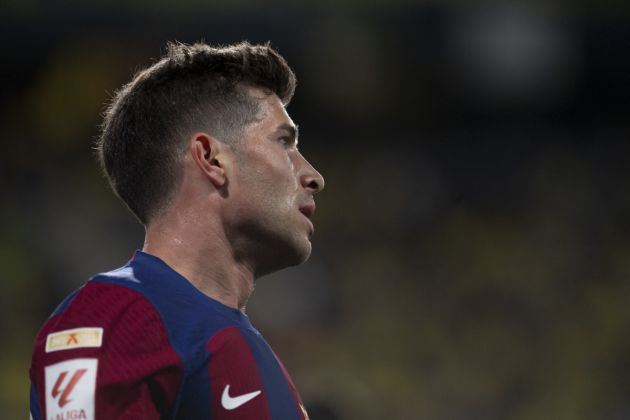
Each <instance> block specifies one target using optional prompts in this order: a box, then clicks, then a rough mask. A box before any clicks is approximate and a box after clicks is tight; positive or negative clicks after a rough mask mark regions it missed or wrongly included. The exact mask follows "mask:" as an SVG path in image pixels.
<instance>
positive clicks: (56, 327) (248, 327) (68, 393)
mask: <svg viewBox="0 0 630 420" xmlns="http://www.w3.org/2000/svg"><path fill="white" fill-rule="evenodd" d="M30 379H31V396H30V409H31V416H32V418H33V419H34V420H40V419H46V420H75V419H87V420H92V419H95V420H112V419H186V420H193V419H217V420H223V419H226V420H227V419H257V420H267V419H268V420H307V419H308V415H307V414H306V411H305V410H304V406H303V404H302V401H301V399H300V396H299V394H298V392H297V390H296V388H295V386H294V384H293V382H292V381H291V379H290V377H289V375H288V374H287V372H286V370H285V368H284V366H283V365H282V362H281V361H280V360H279V359H278V358H277V356H276V355H275V354H274V352H273V351H272V350H271V348H270V347H269V345H268V344H267V343H266V342H265V340H264V339H263V337H262V336H261V335H260V333H259V332H258V331H257V330H256V329H255V328H254V327H253V326H252V324H251V323H250V321H249V319H248V318H247V316H246V315H245V314H244V313H243V312H241V311H240V310H238V309H234V308H230V307H228V306H225V305H223V304H221V303H219V302H218V301H216V300H214V299H211V298H210V297H208V296H206V295H205V294H203V293H202V292H200V291H199V290H198V289H197V288H195V287H194V286H193V285H192V284H191V283H190V282H188V280H186V279H185V278H184V277H182V276H181V275H179V274H178V273H177V272H175V271H174V270H173V269H171V268H170V267H169V266H168V265H167V264H166V263H164V262H163V261H162V260H160V259H159V258H157V257H154V256H152V255H149V254H146V253H143V252H141V251H136V253H135V254H134V256H133V258H132V260H131V261H130V262H129V263H127V264H126V265H125V266H124V267H121V268H119V269H117V270H113V271H110V272H108V273H103V274H99V275H96V276H94V277H93V278H91V279H90V280H89V281H88V282H87V283H85V284H84V285H83V286H82V287H81V288H79V289H78V290H76V291H75V292H74V293H72V294H71V295H70V296H68V297H67V298H66V299H65V300H64V301H63V302H62V303H61V305H60V306H59V307H58V308H57V309H56V310H55V311H54V312H53V313H52V315H51V316H50V318H49V319H48V320H47V321H46V323H45V324H44V326H43V327H42V329H41V330H40V332H39V334H38V335H37V338H36V339H35V348H34V352H33V357H32V362H31V368H30Z"/></svg>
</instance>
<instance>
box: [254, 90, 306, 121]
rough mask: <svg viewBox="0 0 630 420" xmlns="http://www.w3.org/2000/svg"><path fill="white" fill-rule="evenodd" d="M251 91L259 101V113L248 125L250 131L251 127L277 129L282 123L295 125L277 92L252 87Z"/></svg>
mask: <svg viewBox="0 0 630 420" xmlns="http://www.w3.org/2000/svg"><path fill="white" fill-rule="evenodd" d="M249 93H250V95H251V96H252V97H253V98H255V99H256V100H257V102H258V114H256V120H255V121H254V122H253V123H252V124H251V125H250V126H249V127H248V131H249V130H251V129H254V130H276V129H277V128H278V127H279V126H282V125H284V126H286V125H289V126H292V127H295V124H294V123H293V120H292V119H291V117H289V114H288V113H287V110H286V109H285V108H284V105H283V104H282V101H281V100H280V98H278V96H277V95H276V94H273V93H272V94H269V93H266V92H263V91H262V90H260V89H256V88H250V91H249Z"/></svg>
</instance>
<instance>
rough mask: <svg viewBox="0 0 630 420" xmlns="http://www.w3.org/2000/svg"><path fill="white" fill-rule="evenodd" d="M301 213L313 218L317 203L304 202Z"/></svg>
mask: <svg viewBox="0 0 630 420" xmlns="http://www.w3.org/2000/svg"><path fill="white" fill-rule="evenodd" d="M300 213H302V214H303V215H304V216H306V218H307V219H309V220H310V219H311V217H313V214H314V213H315V203H313V202H310V203H307V204H302V205H301V206H300Z"/></svg>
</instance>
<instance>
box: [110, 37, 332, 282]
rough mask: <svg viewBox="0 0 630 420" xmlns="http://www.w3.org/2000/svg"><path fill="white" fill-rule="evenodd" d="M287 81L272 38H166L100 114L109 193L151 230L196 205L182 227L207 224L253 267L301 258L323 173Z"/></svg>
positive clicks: (290, 77)
mask: <svg viewBox="0 0 630 420" xmlns="http://www.w3.org/2000/svg"><path fill="white" fill-rule="evenodd" d="M294 89H295V76H294V74H293V72H292V71H291V69H290V68H289V67H288V65H287V63H286V62H285V60H284V59H283V58H282V57H280V56H279V55H278V54H277V53H276V52H275V51H273V50H272V49H271V48H270V47H269V46H268V45H266V46H252V45H250V44H248V43H241V44H238V45H235V46H230V47H226V48H211V47H209V46H207V45H204V44H196V45H193V46H186V45H170V46H169V50H168V53H167V55H166V56H165V57H164V58H162V59H161V60H160V61H159V62H157V63H156V64H154V65H153V66H151V67H150V68H148V69H147V70H144V71H141V72H140V73H138V75H137V76H136V77H135V78H134V80H133V81H132V82H131V83H129V84H128V85H126V86H125V87H123V89H122V90H121V91H120V92H119V93H118V94H117V95H116V97H115V98H114V101H113V103H112V104H111V105H110V107H109V109H108V110H107V112H106V115H105V121H104V124H103V133H102V136H101V138H100V141H99V152H100V157H101V162H102V164H103V167H104V169H105V171H106V173H107V175H108V177H109V179H110V182H111V184H112V187H113V188H114V191H115V192H116V193H117V194H118V196H119V197H120V198H121V199H122V200H123V201H124V202H125V203H126V204H127V205H128V207H129V208H130V209H131V210H132V211H133V212H134V214H135V215H136V216H137V217H138V218H139V219H140V220H141V221H142V222H143V223H144V224H145V225H146V226H147V228H150V227H151V224H152V222H153V221H154V220H155V219H158V220H159V219H162V216H163V215H169V214H175V213H178V214H179V213H181V212H188V211H190V210H191V209H192V211H193V213H194V212H196V213H195V216H194V217H193V219H194V221H193V222H191V223H187V226H190V225H191V224H192V223H198V222H199V221H201V222H200V224H201V225H203V226H200V229H204V226H205V227H206V228H207V227H208V224H206V222H208V223H210V224H212V223H214V225H213V226H214V227H213V228H212V229H214V230H215V233H216V230H217V229H219V230H220V231H221V232H223V236H224V239H225V240H226V243H228V244H229V247H230V249H231V251H232V253H233V256H234V258H235V259H237V260H242V261H247V264H248V265H250V266H251V267H252V269H253V270H254V272H255V275H256V276H260V275H263V274H266V273H268V272H271V271H275V270H277V269H281V268H283V267H286V266H289V265H296V264H299V263H301V262H303V261H304V260H305V259H306V258H307V257H308V256H309V254H310V251H311V244H310V236H311V234H312V231H313V226H312V224H311V222H310V220H309V219H310V217H311V215H312V213H313V211H314V201H313V195H314V194H315V193H317V192H318V191H320V190H321V189H322V188H323V186H324V180H323V178H322V177H321V175H320V174H319V173H318V172H317V171H316V170H315V169H314V168H313V167H312V166H311V165H310V164H309V163H308V162H307V161H306V159H304V157H303V156H302V155H301V153H300V152H299V151H298V149H297V136H298V133H297V126H296V125H295V124H294V123H293V121H292V120H291V118H290V117H289V115H288V114H287V112H286V110H285V106H286V104H287V103H288V102H289V100H290V99H291V97H292V95H293V91H294ZM217 192H218V194H216V193H217ZM174 203H176V204H174ZM180 219H181V218H180ZM193 236H198V235H196V233H195V235H193ZM214 239H216V238H214Z"/></svg>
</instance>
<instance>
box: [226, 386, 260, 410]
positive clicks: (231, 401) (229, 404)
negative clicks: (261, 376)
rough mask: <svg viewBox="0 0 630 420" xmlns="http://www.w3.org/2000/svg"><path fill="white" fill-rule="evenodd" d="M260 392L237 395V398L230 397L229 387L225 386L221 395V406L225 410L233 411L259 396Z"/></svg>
mask: <svg viewBox="0 0 630 420" xmlns="http://www.w3.org/2000/svg"><path fill="white" fill-rule="evenodd" d="M260 392H261V391H260V390H258V391H254V392H250V393H247V394H243V395H239V396H238V397H230V385H226V386H225V389H223V395H221V405H222V406H223V408H225V409H226V410H234V409H235V408H238V407H240V406H241V405H243V404H245V403H246V402H248V401H250V400H253V399H254V398H256V397H257V396H258V395H259V394H260Z"/></svg>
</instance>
